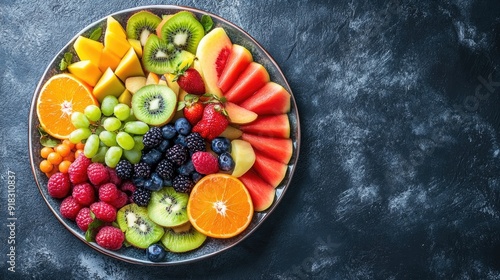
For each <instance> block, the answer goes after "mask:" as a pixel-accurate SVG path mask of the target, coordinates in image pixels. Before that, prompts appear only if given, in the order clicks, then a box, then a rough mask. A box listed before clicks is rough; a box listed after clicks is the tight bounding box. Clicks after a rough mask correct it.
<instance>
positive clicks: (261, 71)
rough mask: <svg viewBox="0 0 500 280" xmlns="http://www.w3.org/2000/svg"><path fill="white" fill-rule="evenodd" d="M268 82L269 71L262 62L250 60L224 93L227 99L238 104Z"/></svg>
mask: <svg viewBox="0 0 500 280" xmlns="http://www.w3.org/2000/svg"><path fill="white" fill-rule="evenodd" d="M267 82H269V73H268V72H267V70H266V68H264V66H262V64H260V63H257V62H251V63H250V64H249V65H248V66H247V68H246V69H245V70H244V71H243V72H242V73H241V75H240V76H239V77H238V79H237V80H236V82H234V84H233V86H232V87H231V88H230V89H229V90H228V91H227V92H226V93H224V96H225V97H226V99H227V100H228V101H231V102H233V103H236V104H239V103H241V102H242V101H244V100H245V99H247V98H248V97H250V96H251V95H252V94H254V93H255V92H256V91H257V90H258V89H260V88H261V87H263V86H264V85H265V84H266V83H267Z"/></svg>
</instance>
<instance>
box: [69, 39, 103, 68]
mask: <svg viewBox="0 0 500 280" xmlns="http://www.w3.org/2000/svg"><path fill="white" fill-rule="evenodd" d="M73 48H74V49H75V52H76V54H77V55H78V58H80V60H90V61H92V63H93V64H95V65H97V66H98V65H99V60H100V59H101V52H102V49H103V48H104V45H103V44H102V43H101V42H98V41H94V40H92V39H89V38H86V37H83V36H79V37H78V38H77V39H76V40H75V43H74V44H73Z"/></svg>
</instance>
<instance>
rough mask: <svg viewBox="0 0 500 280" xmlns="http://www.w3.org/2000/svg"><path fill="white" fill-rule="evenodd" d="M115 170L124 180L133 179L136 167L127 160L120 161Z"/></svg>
mask: <svg viewBox="0 0 500 280" xmlns="http://www.w3.org/2000/svg"><path fill="white" fill-rule="evenodd" d="M115 170H116V174H117V175H118V177H120V178H122V179H124V180H126V179H130V178H132V175H134V166H133V165H132V163H130V161H128V160H126V159H122V160H120V161H119V162H118V164H117V165H116V167H115Z"/></svg>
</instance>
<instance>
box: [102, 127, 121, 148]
mask: <svg viewBox="0 0 500 280" xmlns="http://www.w3.org/2000/svg"><path fill="white" fill-rule="evenodd" d="M99 139H100V140H101V142H102V143H104V145H106V146H108V147H112V146H116V145H118V144H117V143H116V133H114V132H112V131H107V130H104V131H102V132H101V133H99Z"/></svg>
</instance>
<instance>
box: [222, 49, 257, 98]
mask: <svg viewBox="0 0 500 280" xmlns="http://www.w3.org/2000/svg"><path fill="white" fill-rule="evenodd" d="M252 61H253V57H252V53H250V51H249V50H247V49H246V48H245V47H243V46H240V45H236V44H233V47H232V48H231V53H230V54H229V57H228V58H227V61H226V66H225V67H224V70H222V73H221V75H220V77H219V81H218V82H217V86H219V88H220V89H221V90H222V92H226V91H228V90H229V89H230V88H231V86H232V85H233V84H234V82H236V80H237V79H238V77H239V76H240V74H241V73H242V72H243V71H244V70H245V69H246V68H247V67H248V65H249V64H250V63H251V62H252Z"/></svg>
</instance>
